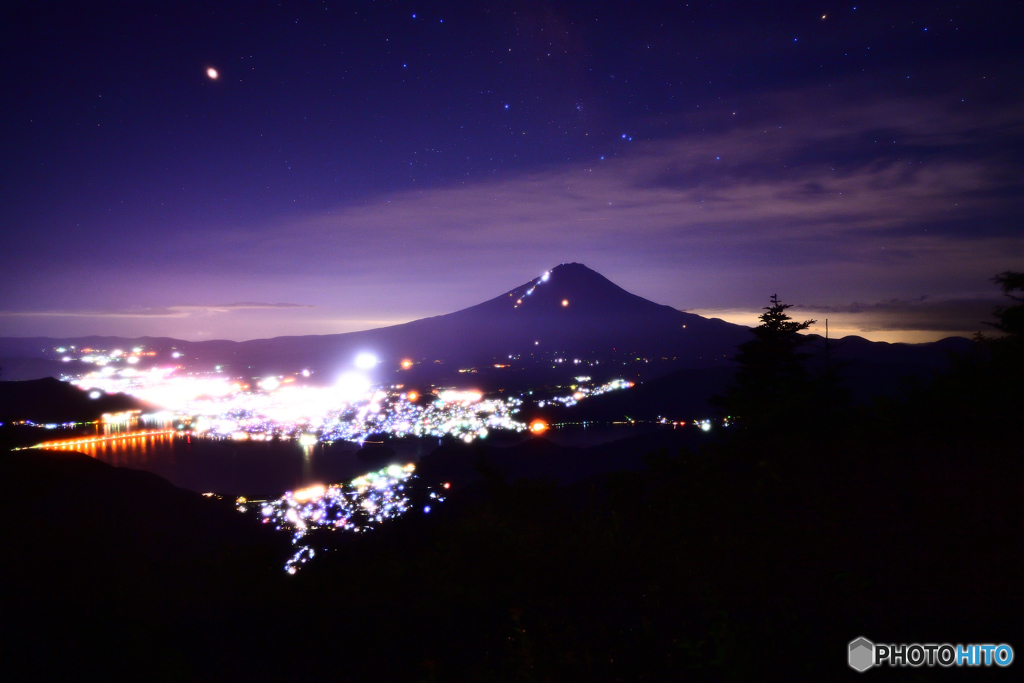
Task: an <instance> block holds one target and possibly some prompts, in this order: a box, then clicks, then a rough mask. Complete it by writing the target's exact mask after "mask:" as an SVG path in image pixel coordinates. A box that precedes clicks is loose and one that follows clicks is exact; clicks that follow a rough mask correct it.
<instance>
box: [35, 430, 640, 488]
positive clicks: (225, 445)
mask: <svg viewBox="0 0 1024 683" xmlns="http://www.w3.org/2000/svg"><path fill="white" fill-rule="evenodd" d="M133 428H134V429H135V430H136V431H131V430H132V429H133ZM172 428H173V423H172V422H169V421H159V422H146V421H139V420H137V419H136V421H135V422H134V423H128V424H127V425H125V424H117V423H115V424H109V425H96V426H95V427H93V428H91V429H90V430H91V431H92V430H94V433H93V435H92V436H91V437H89V436H86V435H82V436H80V437H73V438H74V440H75V443H73V444H71V445H65V446H60V447H57V448H55V450H64V451H78V452H81V453H84V454H86V455H88V456H90V457H93V458H96V459H97V460H100V461H102V462H106V463H108V464H110V465H115V466H117V467H130V468H133V469H140V470H146V471H149V472H152V473H154V474H157V475H159V476H161V477H163V478H164V479H167V480H168V481H170V482H171V483H172V484H174V485H175V486H180V487H182V488H185V489H189V490H192V491H197V492H200V493H202V492H207V491H214V492H217V493H221V494H224V495H229V496H238V495H246V496H252V495H267V496H277V495H280V493H281V492H282V491H287V490H294V489H297V488H302V487H306V486H310V485H313V484H317V483H323V482H339V481H348V480H351V479H352V478H354V477H358V476H362V475H364V474H366V473H367V472H370V471H372V470H375V469H378V468H380V467H382V466H386V465H389V464H394V463H399V464H405V463H410V462H413V463H415V462H418V461H419V459H420V458H421V457H423V456H424V455H426V454H428V453H430V452H431V451H432V450H433V449H434V448H436V447H437V446H438V445H439V442H438V440H437V439H434V438H425V439H402V440H394V441H389V442H388V444H387V446H388V447H389V448H390V449H391V450H393V451H394V455H393V456H392V457H384V458H383V459H378V460H372V461H367V460H364V459H361V458H358V457H356V453H357V451H358V450H359V448H360V446H359V445H358V444H354V443H349V442H340V441H339V442H335V443H332V444H326V443H317V444H314V445H301V444H299V443H298V442H296V441H295V440H290V441H266V442H260V441H231V440H226V439H225V440H216V439H206V438H200V437H195V436H191V437H189V436H186V435H181V434H174V433H172V432H173V429H172ZM650 429H651V427H649V426H640V425H636V426H607V427H599V426H596V425H595V426H591V427H588V428H586V429H584V428H583V427H563V428H554V429H550V430H549V431H548V432H547V433H545V434H544V437H545V438H547V439H549V440H551V441H553V442H555V443H557V444H559V445H562V446H577V447H583V448H586V447H589V446H593V445H596V444H599V443H606V442H608V441H613V440H616V439H621V438H624V437H627V436H632V435H637V434H640V433H643V432H645V431H650ZM165 430H166V431H165ZM144 431H145V432H152V431H160V432H165V433H159V434H155V435H154V434H152V433H149V434H146V435H142V434H141V432H144ZM104 436H105V437H107V438H103V437H104ZM90 438H91V439H94V440H95V441H93V442H83V439H90ZM527 438H530V437H529V436H528V435H523V434H508V435H502V434H501V433H497V432H496V433H494V434H493V436H492V438H491V441H495V442H497V443H494V444H493V445H495V446H498V445H500V446H511V445H513V444H514V443H518V442H520V441H522V440H524V439H527Z"/></svg>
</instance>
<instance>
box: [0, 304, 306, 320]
mask: <svg viewBox="0 0 1024 683" xmlns="http://www.w3.org/2000/svg"><path fill="white" fill-rule="evenodd" d="M306 308H313V306H308V305H305V304H289V303H278V304H268V303H256V302H240V303H234V304H211V305H193V304H181V305H175V306H161V307H152V308H138V309H126V310H107V311H102V310H100V311H97V310H91V311H90V310H79V311H72V310H49V311H0V316H9V317H33V318H34V317H40V318H67V317H70V318H186V317H189V316H195V315H214V314H218V313H231V312H234V311H244V310H253V309H256V310H282V309H306Z"/></svg>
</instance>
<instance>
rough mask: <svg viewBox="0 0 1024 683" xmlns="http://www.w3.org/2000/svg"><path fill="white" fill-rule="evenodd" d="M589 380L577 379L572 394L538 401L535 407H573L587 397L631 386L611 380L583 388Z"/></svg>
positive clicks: (587, 378) (623, 380) (623, 381)
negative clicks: (557, 404) (556, 405)
mask: <svg viewBox="0 0 1024 683" xmlns="http://www.w3.org/2000/svg"><path fill="white" fill-rule="evenodd" d="M589 380H590V378H589V377H577V378H576V381H577V382H579V384H578V385H576V386H575V387H574V390H573V393H572V394H570V395H568V396H554V397H552V398H550V399H548V400H546V401H538V402H537V406H538V407H540V408H543V407H544V406H546V405H547V404H548V403H561V404H562V405H564V406H566V407H569V406H574V405H576V404H577V403H579V402H580V401H582V400H583V399H585V398H587V397H589V396H600V395H601V394H606V393H608V392H609V391H616V390H618V389H629V388H630V387H632V386H633V382H630V381H629V380H625V379H613V380H612V381H610V382H606V383H604V384H602V385H601V386H599V387H587V386H584V383H585V382H588V381H589Z"/></svg>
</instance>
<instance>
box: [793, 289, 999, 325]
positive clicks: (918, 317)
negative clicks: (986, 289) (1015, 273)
mask: <svg viewBox="0 0 1024 683" xmlns="http://www.w3.org/2000/svg"><path fill="white" fill-rule="evenodd" d="M1000 303H1001V302H1000V301H999V299H997V298H995V297H992V298H971V299H932V298H930V297H927V296H921V297H919V298H917V299H889V300H886V301H878V302H875V303H870V304H864V303H860V302H853V303H849V304H841V305H829V306H804V305H795V306H794V307H793V310H794V311H796V310H798V311H800V312H802V313H803V312H806V313H819V314H823V315H828V314H836V315H841V316H842V318H843V320H845V321H846V322H847V324H850V323H851V322H852V323H853V324H856V325H858V326H859V327H860V329H861V330H862V331H863V332H878V331H886V330H921V331H936V332H949V333H951V334H956V333H960V334H963V333H973V332H977V331H982V332H984V331H985V330H986V329H989V330H990V329H991V328H989V327H988V325H986V324H985V322H986V321H988V322H993V321H994V318H993V316H992V311H993V310H994V309H995V308H996V307H997V306H999V305H1000Z"/></svg>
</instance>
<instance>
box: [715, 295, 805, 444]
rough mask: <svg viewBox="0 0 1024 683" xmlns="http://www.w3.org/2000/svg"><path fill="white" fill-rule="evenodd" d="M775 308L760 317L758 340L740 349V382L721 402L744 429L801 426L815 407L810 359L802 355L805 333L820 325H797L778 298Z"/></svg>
mask: <svg viewBox="0 0 1024 683" xmlns="http://www.w3.org/2000/svg"><path fill="white" fill-rule="evenodd" d="M771 303H772V305H771V306H765V309H764V310H765V312H764V313H762V314H761V317H760V320H761V324H760V325H758V326H757V327H755V328H754V329H753V330H751V332H752V333H753V335H754V339H751V340H750V341H748V342H746V343H744V344H741V345H740V347H739V353H738V354H737V355H736V358H735V360H736V362H737V363H739V366H740V367H739V370H738V371H737V372H736V378H735V381H734V383H733V385H732V386H731V387H730V388H729V391H728V392H727V393H726V395H725V396H724V397H720V398H719V399H718V401H717V403H718V404H719V406H720V407H721V408H724V409H725V411H726V413H727V414H728V415H729V416H730V418H732V419H734V420H735V421H736V423H737V424H738V425H740V426H742V427H743V428H745V429H755V430H761V429H771V428H773V427H775V426H778V425H779V424H780V422H785V421H786V420H802V419H803V417H804V416H805V415H806V411H807V410H808V408H809V407H810V400H809V398H810V395H811V393H812V392H811V382H810V380H809V378H808V375H807V370H806V368H805V366H804V360H805V359H806V358H807V357H808V355H809V354H806V353H801V352H800V351H799V349H800V347H801V346H803V345H804V344H805V343H806V342H807V337H805V336H803V335H801V334H800V332H802V331H803V330H806V329H807V328H809V327H810V326H811V325H813V324H814V322H815V321H814V320H805V321H803V322H796V321H794V320H793V319H792V318H790V317H789V315H787V314H786V309H788V308H792V306H791V305H790V304H784V303H782V302H780V301H779V297H778V295H776V294H772V297H771Z"/></svg>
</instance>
